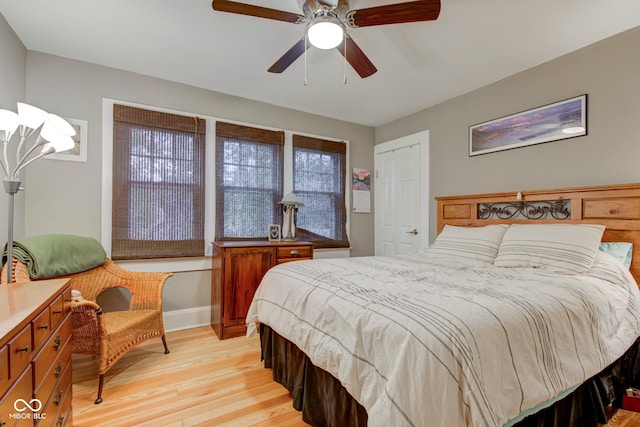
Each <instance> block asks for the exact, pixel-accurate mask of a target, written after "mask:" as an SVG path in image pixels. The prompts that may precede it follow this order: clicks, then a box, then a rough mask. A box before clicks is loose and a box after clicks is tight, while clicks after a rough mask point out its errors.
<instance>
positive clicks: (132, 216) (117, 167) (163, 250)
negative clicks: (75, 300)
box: [111, 104, 206, 259]
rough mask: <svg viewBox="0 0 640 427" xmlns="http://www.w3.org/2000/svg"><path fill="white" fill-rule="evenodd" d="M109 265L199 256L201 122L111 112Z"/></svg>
mask: <svg viewBox="0 0 640 427" xmlns="http://www.w3.org/2000/svg"><path fill="white" fill-rule="evenodd" d="M113 117H114V125H113V128H114V129H113V196H112V238H111V251H112V252H111V257H112V258H113V259H143V258H167V257H190V256H203V255H204V246H205V245H204V194H205V184H204V177H205V169H204V168H205V163H204V160H205V137H206V135H205V129H206V121H205V120H203V119H200V118H196V117H187V116H181V115H176V114H168V113H164V112H159V111H151V110H145V109H141V108H135V107H130V106H125V105H117V104H116V105H114V110H113Z"/></svg>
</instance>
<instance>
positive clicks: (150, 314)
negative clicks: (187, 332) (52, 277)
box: [1, 258, 172, 404]
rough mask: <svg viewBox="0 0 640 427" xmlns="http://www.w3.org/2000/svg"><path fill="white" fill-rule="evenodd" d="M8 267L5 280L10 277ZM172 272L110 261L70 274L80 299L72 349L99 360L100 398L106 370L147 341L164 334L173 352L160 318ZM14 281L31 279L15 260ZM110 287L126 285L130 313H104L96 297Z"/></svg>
mask: <svg viewBox="0 0 640 427" xmlns="http://www.w3.org/2000/svg"><path fill="white" fill-rule="evenodd" d="M6 267H7V266H6V265H5V266H4V268H3V271H2V279H1V280H3V281H6V274H7V273H6ZM171 276H172V274H171V273H140V272H133V271H128V270H125V269H122V268H120V267H118V265H116V264H115V263H114V262H113V261H112V260H110V259H108V258H107V260H106V262H105V263H104V264H103V265H101V266H98V267H95V268H93V269H91V270H87V271H83V272H80V273H75V274H72V275H69V276H68V277H69V278H70V279H71V280H70V285H71V289H75V290H78V291H80V293H81V294H82V298H78V299H75V298H74V299H73V300H72V303H71V321H72V324H73V335H72V344H73V352H74V353H80V354H89V355H95V356H98V357H99V359H100V367H99V372H98V373H99V382H98V397H97V399H96V401H95V403H96V404H98V403H101V402H102V387H103V385H104V375H105V373H106V372H107V371H108V370H109V369H110V368H111V367H112V366H113V365H114V364H115V363H116V362H117V361H118V360H120V358H121V357H122V356H124V355H125V354H126V353H127V352H128V351H129V350H131V349H133V348H134V347H135V346H137V345H138V344H140V343H142V342H143V341H146V340H147V339H150V338H154V337H160V338H161V339H162V344H163V345H164V352H165V354H167V353H169V348H168V347H167V340H166V339H165V335H164V323H163V321H162V288H163V287H164V284H165V282H166V280H167V279H168V278H169V277H171ZM13 278H14V279H13V280H14V281H15V282H23V281H31V280H32V279H30V278H29V272H28V270H27V266H26V265H25V264H23V263H21V262H19V261H17V260H16V259H15V258H14V259H13ZM109 288H125V289H128V290H129V292H130V293H131V301H130V305H129V310H128V311H113V312H104V313H103V312H102V309H101V308H100V306H99V305H98V304H97V303H96V298H97V297H98V295H99V294H100V293H101V292H103V291H104V290H106V289H109Z"/></svg>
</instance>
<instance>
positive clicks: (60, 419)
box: [56, 417, 64, 426]
mask: <svg viewBox="0 0 640 427" xmlns="http://www.w3.org/2000/svg"><path fill="white" fill-rule="evenodd" d="M63 425H64V417H58V422H57V423H56V426H63Z"/></svg>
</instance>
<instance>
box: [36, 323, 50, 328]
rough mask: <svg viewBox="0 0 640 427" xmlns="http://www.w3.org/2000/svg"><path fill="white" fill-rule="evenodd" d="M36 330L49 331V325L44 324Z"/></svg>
mask: <svg viewBox="0 0 640 427" xmlns="http://www.w3.org/2000/svg"><path fill="white" fill-rule="evenodd" d="M38 329H49V325H48V324H47V323H45V324H44V325H40V326H38Z"/></svg>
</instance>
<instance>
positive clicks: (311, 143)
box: [293, 135, 349, 248]
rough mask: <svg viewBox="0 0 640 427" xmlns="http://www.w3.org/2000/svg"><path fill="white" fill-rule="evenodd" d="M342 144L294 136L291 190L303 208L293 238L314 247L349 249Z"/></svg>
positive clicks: (344, 153)
mask: <svg viewBox="0 0 640 427" xmlns="http://www.w3.org/2000/svg"><path fill="white" fill-rule="evenodd" d="M346 153H347V148H346V144H345V143H344V142H334V141H327V140H323V139H317V138H311V137H308V136H302V135H293V191H294V193H295V194H296V195H297V196H298V197H299V198H300V200H302V202H303V203H304V207H303V208H302V209H300V210H299V211H298V213H297V220H296V236H297V237H298V238H300V239H302V240H306V241H310V242H313V243H314V246H315V247H316V248H340V247H348V246H349V240H348V238H347V230H346V222H347V211H346V206H345V174H346Z"/></svg>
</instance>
